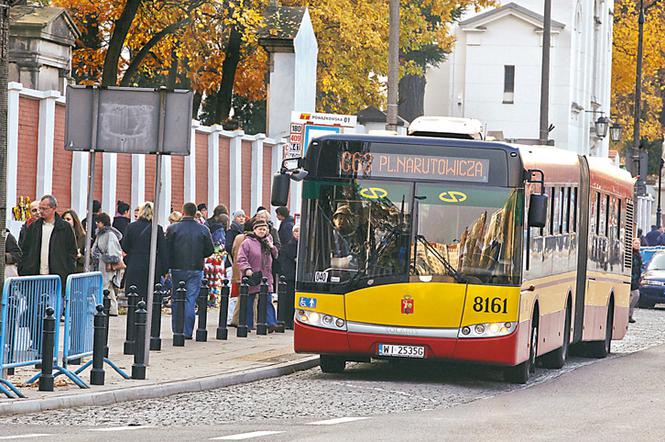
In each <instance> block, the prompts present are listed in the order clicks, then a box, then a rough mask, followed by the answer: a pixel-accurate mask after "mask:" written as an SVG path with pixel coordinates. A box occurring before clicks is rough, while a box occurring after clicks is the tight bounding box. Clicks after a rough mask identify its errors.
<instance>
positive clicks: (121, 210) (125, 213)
mask: <svg viewBox="0 0 665 442" xmlns="http://www.w3.org/2000/svg"><path fill="white" fill-rule="evenodd" d="M130 208H131V207H130V206H129V204H127V203H126V202H124V201H118V207H117V210H118V212H117V213H116V214H115V217H114V218H113V228H115V229H116V230H117V231H118V232H120V233H122V234H123V235H124V234H125V231H126V230H127V226H128V225H129V223H130V222H131V220H130V219H129V209H130Z"/></svg>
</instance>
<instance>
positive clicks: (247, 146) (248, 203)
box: [240, 141, 256, 215]
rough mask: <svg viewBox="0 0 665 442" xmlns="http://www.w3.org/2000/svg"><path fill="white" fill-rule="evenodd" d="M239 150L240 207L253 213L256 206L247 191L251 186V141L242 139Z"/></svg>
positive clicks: (248, 212) (246, 211)
mask: <svg viewBox="0 0 665 442" xmlns="http://www.w3.org/2000/svg"><path fill="white" fill-rule="evenodd" d="M241 150H242V156H241V160H240V161H241V168H242V173H241V174H240V179H241V180H242V208H243V210H244V211H245V213H247V214H250V213H251V214H252V215H253V214H254V212H255V211H256V207H252V195H251V192H248V191H247V190H248V189H251V188H252V143H251V142H249V141H243V142H242V148H241Z"/></svg>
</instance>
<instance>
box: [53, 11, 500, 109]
mask: <svg viewBox="0 0 665 442" xmlns="http://www.w3.org/2000/svg"><path fill="white" fill-rule="evenodd" d="M268 2H269V0H190V1H186V2H185V1H180V0H151V1H141V0H95V1H92V0H52V3H53V4H54V5H57V6H62V7H65V8H67V9H68V10H69V11H70V13H71V14H72V16H73V17H74V19H75V21H76V22H77V24H78V25H79V27H80V28H81V30H82V31H83V37H82V38H81V40H80V41H79V42H78V46H77V48H76V50H75V52H74V59H73V71H74V76H75V78H76V79H77V80H78V81H79V82H80V83H84V84H92V83H101V82H105V83H107V84H123V85H131V84H135V83H137V84H141V85H153V86H156V85H159V84H164V83H166V82H169V81H170V82H171V83H172V84H173V85H177V86H179V87H187V88H192V89H193V90H195V91H197V92H198V93H199V94H200V95H201V96H206V95H212V94H218V93H219V92H220V90H221V89H222V87H223V84H222V77H223V76H224V73H223V66H224V65H225V64H224V61H225V59H226V58H227V57H230V56H231V55H233V54H234V52H233V51H235V49H233V48H232V49H233V51H229V45H230V42H232V41H233V40H232V36H233V35H234V32H236V34H235V35H237V33H239V34H240V36H241V44H240V45H239V50H238V51H239V57H238V62H237V63H234V66H235V68H236V71H235V72H234V75H233V76H232V77H233V79H232V85H231V86H232V91H233V94H234V95H236V96H241V97H243V98H245V99H247V100H250V101H251V100H261V99H263V98H265V94H266V90H265V84H264V79H265V73H266V69H267V61H268V57H267V54H266V52H265V51H264V50H263V49H262V48H261V47H260V46H259V45H258V41H257V35H258V31H259V29H260V28H261V26H263V20H262V16H263V13H264V11H265V9H266V7H267V6H268ZM494 3H495V2H494V1H492V0H421V1H418V2H414V1H406V0H404V1H402V10H401V52H402V54H403V57H402V66H401V67H402V69H401V71H402V72H401V74H402V75H404V74H412V75H422V74H423V72H424V69H425V67H426V66H424V65H423V64H422V63H418V62H415V61H414V59H413V58H412V57H409V56H408V54H413V53H416V54H417V53H418V52H419V51H425V50H426V49H427V50H429V49H431V48H432V47H434V48H436V49H437V50H438V51H439V52H440V53H442V54H445V53H447V52H449V51H450V50H451V48H452V46H453V44H454V39H453V37H452V36H451V35H450V34H449V32H448V26H447V25H448V24H449V23H451V22H452V21H453V20H454V19H455V18H456V17H458V16H459V13H460V12H461V11H463V10H465V9H467V8H480V7H484V6H488V5H492V4H494ZM280 4H281V5H283V6H307V7H309V11H310V15H311V17H312V22H313V26H314V30H315V33H316V35H317V40H318V45H319V57H318V72H317V76H318V77H317V110H324V111H328V112H340V113H349V112H357V111H358V110H360V109H362V108H364V107H366V106H369V105H375V106H383V104H384V101H385V90H384V82H383V79H384V77H385V75H386V74H387V71H388V66H387V53H388V1H387V0H319V1H316V2H310V0H285V1H282V2H281V3H280ZM132 7H135V8H136V10H135V14H134V16H133V17H131V22H130V26H129V28H128V30H127V33H126V37H125V38H124V39H123V40H122V41H121V42H120V44H121V45H122V50H121V51H120V52H119V57H118V59H117V60H111V66H113V69H114V70H113V72H111V73H109V72H108V70H109V69H108V65H109V58H110V57H109V56H108V54H109V47H113V45H114V41H113V37H114V34H118V33H117V32H115V31H117V30H118V26H121V25H119V23H121V22H122V20H123V19H124V18H123V17H124V16H123V12H125V15H128V14H127V10H129V8H132ZM129 15H131V14H129ZM125 18H126V17H125ZM120 34H121V33H120ZM116 37H117V35H116ZM114 50H115V51H116V52H118V51H117V47H116V48H115V49H114ZM111 52H113V50H111ZM229 54H231V55H229ZM111 58H112V57H111ZM116 61H117V63H116ZM105 63H106V64H107V69H106V70H105V69H104V65H105ZM227 65H228V63H227ZM227 86H228V85H227Z"/></svg>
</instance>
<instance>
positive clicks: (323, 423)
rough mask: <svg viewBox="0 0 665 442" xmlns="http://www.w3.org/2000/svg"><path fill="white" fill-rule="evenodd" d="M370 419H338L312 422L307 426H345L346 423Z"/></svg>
mask: <svg viewBox="0 0 665 442" xmlns="http://www.w3.org/2000/svg"><path fill="white" fill-rule="evenodd" d="M363 419H369V418H368V417H338V418H337V419H328V420H327V421H318V422H310V423H308V424H307V425H336V424H344V423H346V422H355V421H361V420H363Z"/></svg>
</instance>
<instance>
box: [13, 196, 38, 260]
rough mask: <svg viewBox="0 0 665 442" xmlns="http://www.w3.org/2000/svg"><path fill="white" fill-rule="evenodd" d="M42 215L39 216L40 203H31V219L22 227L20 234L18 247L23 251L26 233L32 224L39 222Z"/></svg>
mask: <svg viewBox="0 0 665 442" xmlns="http://www.w3.org/2000/svg"><path fill="white" fill-rule="evenodd" d="M40 216H41V215H40V214H39V201H33V202H31V203H30V218H28V219H27V220H26V221H25V222H24V223H23V225H22V226H21V231H20V232H19V234H18V246H19V247H20V248H21V250H23V240H24V239H25V231H26V230H27V229H28V227H30V224H32V223H33V222H35V221H37V220H38V219H39V217H40Z"/></svg>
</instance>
